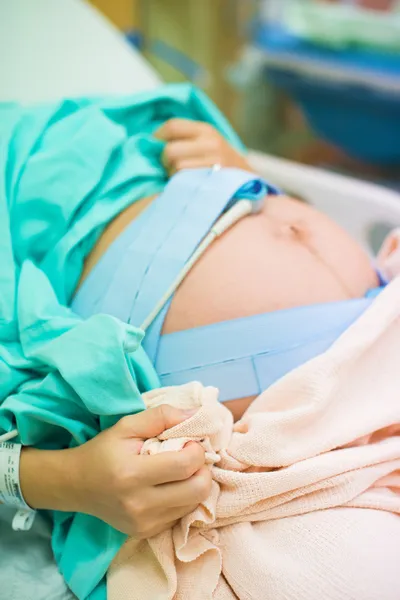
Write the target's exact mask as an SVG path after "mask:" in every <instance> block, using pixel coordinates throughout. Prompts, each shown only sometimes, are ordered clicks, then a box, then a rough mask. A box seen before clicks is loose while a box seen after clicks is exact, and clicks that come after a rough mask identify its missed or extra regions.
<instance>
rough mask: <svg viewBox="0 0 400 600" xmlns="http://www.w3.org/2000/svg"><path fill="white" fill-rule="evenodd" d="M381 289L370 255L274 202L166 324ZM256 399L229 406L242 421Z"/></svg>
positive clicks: (108, 235) (299, 206) (200, 271)
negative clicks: (376, 288) (250, 403)
mask: <svg viewBox="0 0 400 600" xmlns="http://www.w3.org/2000/svg"><path fill="white" fill-rule="evenodd" d="M150 201H151V199H145V200H143V201H142V202H141V203H139V204H136V205H133V206H132V207H130V208H129V209H128V210H127V211H125V213H123V214H122V215H120V216H119V217H118V218H117V219H116V220H115V221H114V222H113V223H112V224H111V225H110V226H109V228H108V229H107V230H106V231H105V233H104V234H103V237H102V238H101V239H100V241H99V244H98V245H97V246H96V248H95V249H94V251H93V253H92V255H91V256H90V257H89V259H88V261H87V264H86V267H85V273H84V276H85V275H86V274H87V272H88V271H89V270H90V269H91V268H92V266H93V264H95V262H97V260H98V259H99V258H100V256H101V254H102V253H103V252H104V251H105V249H106V248H107V246H108V245H109V244H110V243H111V242H112V240H113V239H114V238H115V237H117V235H118V234H119V233H120V231H122V229H123V228H124V227H125V226H126V225H127V224H128V223H129V222H130V221H132V219H133V218H135V216H136V215H137V214H138V212H140V211H141V210H142V209H143V208H144V207H145V206H146V205H147V204H148V203H149V202H150ZM375 285H377V278H376V275H375V272H374V270H373V269H372V267H371V264H370V261H369V258H368V256H367V255H366V254H365V252H364V251H363V250H362V248H360V246H359V245H358V244H357V243H356V242H355V241H354V240H353V239H352V238H351V237H350V236H348V235H347V233H346V232H344V231H343V230H342V229H341V228H340V227H339V226H338V225H336V224H335V223H334V222H333V221H331V220H330V219H329V218H327V217H326V216H325V215H323V214H321V213H319V212H318V211H316V210H315V209H313V208H312V207H310V206H308V205H306V204H304V203H301V202H299V201H297V200H293V199H291V198H287V197H282V196H280V197H270V198H268V199H266V200H265V202H264V208H263V211H262V212H261V213H260V214H258V215H252V216H249V217H247V218H245V219H243V220H242V221H240V222H239V223H238V224H237V225H235V226H234V227H233V228H232V229H231V230H229V231H228V232H226V233H225V234H224V235H223V236H221V238H220V239H218V240H217V241H216V242H215V243H214V244H213V245H212V246H211V247H210V248H209V250H208V251H207V253H206V254H205V255H204V256H203V257H202V258H201V259H200V261H199V262H198V263H197V264H196V265H195V266H194V268H193V269H192V271H191V272H190V273H189V274H188V275H187V277H186V279H185V280H184V282H183V283H182V284H181V286H180V287H179V289H178V290H177V291H176V293H175V296H174V298H173V300H172V303H171V307H170V309H169V311H168V314H167V317H166V319H165V322H164V328H163V333H172V332H175V331H181V330H184V329H189V328H192V327H199V326H202V325H209V324H212V323H216V322H219V321H226V320H229V319H236V318H240V317H246V316H251V315H255V314H260V313H264V312H270V311H275V310H280V309H285V308H291V307H295V306H301V305H309V304H315V303H320V302H331V301H338V300H345V299H349V298H357V297H361V296H363V295H364V294H365V292H366V291H367V290H368V289H369V288H371V287H374V286H375ZM251 400H252V398H244V399H240V400H234V401H232V402H230V403H226V405H227V406H228V407H229V408H230V409H231V410H232V412H233V413H234V416H235V417H236V418H239V417H240V416H241V414H242V413H243V412H244V410H245V409H246V408H247V406H248V404H249V402H251Z"/></svg>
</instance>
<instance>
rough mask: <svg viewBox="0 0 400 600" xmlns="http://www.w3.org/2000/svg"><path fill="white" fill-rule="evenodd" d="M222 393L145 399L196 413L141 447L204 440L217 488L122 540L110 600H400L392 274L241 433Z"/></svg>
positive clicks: (398, 326)
mask: <svg viewBox="0 0 400 600" xmlns="http://www.w3.org/2000/svg"><path fill="white" fill-rule="evenodd" d="M217 397H218V392H217V390H215V389H213V388H204V387H202V386H201V385H200V384H198V383H193V384H190V385H187V386H182V387H178V388H168V389H161V390H156V391H154V392H152V393H149V394H147V395H146V397H145V400H146V403H147V405H148V406H149V407H150V406H155V405H157V404H161V403H170V404H174V405H176V406H184V407H196V406H198V407H199V411H198V412H197V414H196V415H195V416H194V417H192V418H191V419H189V420H188V421H185V422H184V423H182V424H181V425H178V426H177V427H174V428H172V429H170V430H168V431H166V432H165V433H164V434H163V435H162V436H160V438H159V439H152V440H147V441H146V442H145V444H144V446H143V449H142V452H143V453H155V452H163V451H166V450H172V449H179V448H182V447H183V445H184V444H185V443H186V442H187V441H188V440H199V441H201V443H202V444H203V445H204V447H205V449H206V452H207V460H208V462H209V464H210V468H211V469H212V474H213V488H212V493H211V495H210V497H209V498H208V500H207V502H205V503H204V504H202V505H201V506H199V508H198V509H197V510H196V511H195V512H194V513H192V514H190V515H189V516H187V517H186V518H184V519H183V520H182V521H181V522H180V523H179V524H178V525H176V526H175V527H174V528H173V529H172V530H169V531H166V532H165V533H163V534H160V535H158V536H156V537H154V538H151V539H149V540H145V541H137V540H135V539H132V538H131V539H129V540H128V541H127V542H126V543H125V545H124V546H123V547H122V549H121V551H120V552H119V554H118V555H117V557H116V558H115V560H114V562H113V564H112V565H111V567H110V570H109V574H108V598H109V600H153V599H154V600H208V599H214V600H232V599H234V598H239V599H240V600H250V599H252V600H399V598H400V278H397V279H395V280H394V281H393V282H392V283H391V284H390V285H389V286H388V287H387V289H386V290H385V291H384V292H383V293H382V294H381V295H380V296H379V297H378V298H377V300H376V301H375V302H374V304H373V305H372V307H371V308H370V309H369V310H368V311H367V312H366V313H365V314H364V315H363V316H362V317H361V318H360V319H359V320H358V321H357V322H356V323H355V324H354V325H353V326H352V327H351V328H350V329H349V330H348V331H346V333H345V334H344V335H343V336H342V337H341V338H340V339H339V340H338V341H337V342H336V343H335V344H334V345H333V346H332V347H331V348H330V349H329V350H328V351H327V352H326V353H325V354H323V355H321V356H319V357H317V358H315V359H314V360H312V361H310V362H309V363H307V364H305V365H304V366H302V367H300V368H298V369H296V370H295V371H293V372H291V373H289V374H288V375H287V376H285V377H283V378H282V379H281V380H280V381H278V382H277V383H276V384H275V385H274V386H272V387H271V388H269V389H268V390H266V391H265V392H264V393H263V394H261V395H260V396H259V397H258V398H257V399H256V400H255V401H254V403H253V404H252V406H251V407H250V409H249V410H248V411H247V413H246V414H245V415H244V417H243V418H242V420H241V421H240V422H239V423H237V424H236V425H235V426H234V425H233V422H232V417H231V414H230V413H229V411H228V410H227V409H226V408H225V407H224V406H223V405H222V404H219V403H218V401H217Z"/></svg>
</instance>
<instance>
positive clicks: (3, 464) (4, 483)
mask: <svg viewBox="0 0 400 600" xmlns="http://www.w3.org/2000/svg"><path fill="white" fill-rule="evenodd" d="M21 448H22V446H21V444H13V443H11V442H1V443H0V503H3V504H6V505H7V506H14V507H15V508H17V509H23V510H29V511H32V509H31V508H30V506H28V505H27V503H26V502H25V500H24V497H23V495H22V491H21V486H20V482H19V462H20V457H21Z"/></svg>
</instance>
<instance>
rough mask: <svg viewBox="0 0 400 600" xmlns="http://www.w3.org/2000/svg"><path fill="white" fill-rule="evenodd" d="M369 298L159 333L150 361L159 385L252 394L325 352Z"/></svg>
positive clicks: (236, 395) (239, 395)
mask: <svg viewBox="0 0 400 600" xmlns="http://www.w3.org/2000/svg"><path fill="white" fill-rule="evenodd" d="M372 301H373V298H372V297H371V298H360V299H356V300H348V301H343V302H333V303H327V304H319V305H313V306H304V307H298V308H292V309H288V310H280V311H275V312H271V313H266V314H261V315H255V316H253V317H246V318H243V319H235V320H231V321H224V322H222V323H216V324H213V325H208V326H205V327H198V328H195V329H189V330H185V331H180V332H177V333H171V334H167V335H163V336H162V337H161V339H160V344H159V348H158V353H157V360H156V363H155V367H156V371H157V373H158V375H159V378H160V381H161V383H162V385H163V386H170V385H181V384H184V383H188V382H190V381H194V380H196V381H201V383H202V384H203V385H212V386H215V387H217V388H219V390H220V396H219V399H220V401H221V402H225V401H227V400H232V399H234V398H245V397H248V396H256V395H258V394H259V393H261V392H262V391H263V390H265V389H267V388H268V387H269V386H270V385H271V384H272V383H274V382H275V381H277V380H278V379H280V378H281V377H283V376H284V375H285V374H286V373H288V372H289V371H291V370H293V369H295V368H296V367H298V366H300V365H301V364H303V363H305V362H307V361H308V360H310V359H312V358H314V357H315V356H317V355H318V354H321V353H322V352H325V351H326V350H327V349H328V348H329V347H330V346H331V345H332V343H333V342H334V341H335V340H336V339H337V338H338V337H339V336H340V335H341V334H342V333H344V331H345V330H346V329H347V328H348V327H349V326H350V325H351V324H352V323H353V322H354V321H355V320H356V319H357V318H358V317H359V316H360V315H361V314H362V313H363V312H364V311H365V310H366V309H367V308H368V306H369V305H370V304H371V302H372Z"/></svg>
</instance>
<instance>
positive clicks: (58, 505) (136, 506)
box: [20, 406, 211, 538]
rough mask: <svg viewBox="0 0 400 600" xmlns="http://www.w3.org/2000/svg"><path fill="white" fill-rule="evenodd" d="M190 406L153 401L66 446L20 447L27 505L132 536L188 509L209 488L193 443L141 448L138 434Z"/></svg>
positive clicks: (161, 427) (158, 428)
mask: <svg viewBox="0 0 400 600" xmlns="http://www.w3.org/2000/svg"><path fill="white" fill-rule="evenodd" d="M191 414H193V413H185V412H182V411H179V410H177V409H174V408H172V407H170V406H161V407H158V408H155V409H151V410H146V411H144V412H142V413H139V414H136V415H132V416H128V417H124V418H122V419H121V420H120V421H119V422H118V423H117V424H116V425H115V426H114V427H112V428H110V429H108V430H106V431H104V432H102V433H100V434H99V435H98V436H96V437H95V438H94V439H93V440H91V441H89V442H87V443H86V444H83V445H82V446H79V447H78V448H72V449H67V450H54V451H47V450H36V449H34V448H25V449H23V451H22V454H21V462H20V482H21V490H22V493H23V496H24V498H25V501H26V502H27V504H29V505H30V506H31V507H32V508H38V509H49V510H61V511H67V512H82V513H86V514H90V515H93V516H96V517H98V518H99V519H102V520H103V521H105V522H107V523H109V524H110V525H112V526H113V527H115V528H116V529H119V530H120V531H123V532H124V533H127V534H128V535H135V536H136V537H139V538H148V537H151V536H153V535H155V534H157V533H159V532H160V531H164V530H165V529H167V528H169V527H171V526H172V525H173V524H174V523H175V522H176V521H177V520H178V519H180V518H182V517H183V516H184V515H186V514H189V513H190V512H192V511H193V510H194V509H195V508H196V507H197V506H198V505H199V503H200V502H202V501H203V500H205V499H206V498H207V496H208V495H209V492H210V488H211V474H210V472H209V470H208V468H207V467H205V458H204V451H203V449H202V448H201V446H200V445H199V444H196V443H192V444H189V445H187V446H186V447H185V448H184V449H183V450H182V451H181V452H166V453H162V454H159V455H156V456H141V455H140V454H139V453H140V448H141V445H142V441H143V439H147V438H152V437H155V436H157V435H159V434H160V433H162V432H163V431H165V430H166V429H169V428H170V427H173V426H175V425H177V424H178V423H181V422H182V421H184V420H185V419H187V418H189V417H190V416H191Z"/></svg>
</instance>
